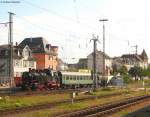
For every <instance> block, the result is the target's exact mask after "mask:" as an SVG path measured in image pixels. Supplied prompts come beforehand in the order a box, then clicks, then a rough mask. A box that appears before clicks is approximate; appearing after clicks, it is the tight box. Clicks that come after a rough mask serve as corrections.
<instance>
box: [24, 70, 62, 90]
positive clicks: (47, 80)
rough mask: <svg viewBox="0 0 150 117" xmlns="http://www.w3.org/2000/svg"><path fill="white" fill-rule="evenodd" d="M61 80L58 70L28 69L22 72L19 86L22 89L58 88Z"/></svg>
mask: <svg viewBox="0 0 150 117" xmlns="http://www.w3.org/2000/svg"><path fill="white" fill-rule="evenodd" d="M61 82H62V75H61V72H59V71H57V72H53V73H52V72H51V70H49V69H44V70H35V69H30V70H29V72H23V74H22V83H21V87H22V89H23V90H29V89H31V90H36V89H39V90H43V89H46V90H49V89H57V88H60V85H61V84H62V83H61Z"/></svg>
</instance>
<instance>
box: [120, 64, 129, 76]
mask: <svg viewBox="0 0 150 117" xmlns="http://www.w3.org/2000/svg"><path fill="white" fill-rule="evenodd" d="M119 73H120V75H126V74H127V73H128V69H127V67H126V66H124V65H123V66H121V68H120V69H119Z"/></svg>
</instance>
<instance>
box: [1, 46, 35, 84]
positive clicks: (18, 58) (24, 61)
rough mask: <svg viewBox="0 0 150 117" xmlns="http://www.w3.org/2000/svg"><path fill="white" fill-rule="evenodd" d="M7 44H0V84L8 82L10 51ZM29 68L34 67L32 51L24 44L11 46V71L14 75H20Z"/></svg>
mask: <svg viewBox="0 0 150 117" xmlns="http://www.w3.org/2000/svg"><path fill="white" fill-rule="evenodd" d="M9 50H10V49H9V45H1V46H0V85H2V84H5V83H8V82H10V78H9V75H10V62H9V61H10V55H9V53H10V51H9ZM29 68H31V69H36V60H35V59H34V58H33V57H32V51H31V50H30V48H29V47H28V46H27V45H26V46H25V47H24V48H20V47H19V46H18V45H16V46H13V70H14V71H13V73H14V77H20V76H21V75H22V73H23V72H25V71H29Z"/></svg>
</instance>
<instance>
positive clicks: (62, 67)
mask: <svg viewBox="0 0 150 117" xmlns="http://www.w3.org/2000/svg"><path fill="white" fill-rule="evenodd" d="M57 70H59V71H65V70H68V65H67V64H66V63H64V62H63V61H62V60H61V59H58V64H57Z"/></svg>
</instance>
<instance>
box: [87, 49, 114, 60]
mask: <svg viewBox="0 0 150 117" xmlns="http://www.w3.org/2000/svg"><path fill="white" fill-rule="evenodd" d="M93 54H94V52H92V53H91V54H89V55H88V56H90V55H93ZM96 54H100V55H104V53H103V52H102V51H98V50H96ZM105 58H106V59H111V58H110V57H109V56H108V55H107V54H106V53H105Z"/></svg>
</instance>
